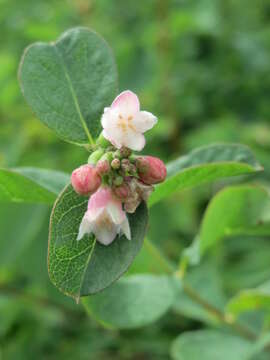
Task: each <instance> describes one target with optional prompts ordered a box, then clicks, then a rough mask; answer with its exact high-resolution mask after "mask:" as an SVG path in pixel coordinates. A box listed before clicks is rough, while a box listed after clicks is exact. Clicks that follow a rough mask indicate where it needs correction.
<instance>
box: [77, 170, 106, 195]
mask: <svg viewBox="0 0 270 360" xmlns="http://www.w3.org/2000/svg"><path fill="white" fill-rule="evenodd" d="M71 184H72V186H73V188H74V190H75V191H76V193H78V194H79V195H91V194H93V193H94V192H96V191H97V189H98V188H99V186H100V184H101V178H100V176H99V174H98V172H97V170H96V168H94V167H93V166H91V165H89V164H87V165H82V166H80V167H79V168H78V169H76V170H74V171H73V172H72V175H71Z"/></svg>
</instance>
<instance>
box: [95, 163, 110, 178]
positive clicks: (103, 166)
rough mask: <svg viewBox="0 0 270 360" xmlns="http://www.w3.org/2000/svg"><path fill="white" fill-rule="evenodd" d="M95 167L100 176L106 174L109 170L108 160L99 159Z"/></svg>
mask: <svg viewBox="0 0 270 360" xmlns="http://www.w3.org/2000/svg"><path fill="white" fill-rule="evenodd" d="M96 169H97V172H98V173H99V175H100V176H102V175H106V174H108V173H109V172H110V170H111V167H110V163H109V161H108V160H99V161H98V163H97V166H96Z"/></svg>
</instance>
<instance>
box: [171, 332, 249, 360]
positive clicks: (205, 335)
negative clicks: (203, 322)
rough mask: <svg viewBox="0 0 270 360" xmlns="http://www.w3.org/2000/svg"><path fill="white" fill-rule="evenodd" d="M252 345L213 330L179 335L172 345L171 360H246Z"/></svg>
mask: <svg viewBox="0 0 270 360" xmlns="http://www.w3.org/2000/svg"><path fill="white" fill-rule="evenodd" d="M251 349H252V344H251V343H250V342H248V341H247V340H244V339H242V338H240V337H237V336H234V335H230V334H228V333H223V332H219V331H215V330H199V331H192V332H186V333H185V334H183V335H180V336H179V337H178V338H176V340H175V341H174V342H173V344H172V348H171V356H172V358H173V360H228V359H230V360H247V359H248V355H249V354H250V351H251Z"/></svg>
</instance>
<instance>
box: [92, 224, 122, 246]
mask: <svg viewBox="0 0 270 360" xmlns="http://www.w3.org/2000/svg"><path fill="white" fill-rule="evenodd" d="M93 232H94V234H95V236H96V238H97V241H98V242H100V243H101V244H103V245H109V244H111V243H112V242H113V240H114V239H115V237H116V235H117V233H118V226H114V227H113V228H107V227H104V226H97V227H95V228H94V230H93Z"/></svg>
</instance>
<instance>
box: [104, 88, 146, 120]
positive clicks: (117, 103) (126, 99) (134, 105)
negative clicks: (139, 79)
mask: <svg viewBox="0 0 270 360" xmlns="http://www.w3.org/2000/svg"><path fill="white" fill-rule="evenodd" d="M111 108H112V109H117V110H118V112H119V113H120V114H122V116H134V115H135V114H137V112H138V111H140V101H139V99H138V96H137V95H136V94H134V93H133V92H132V91H130V90H126V91H123V92H122V93H121V94H120V95H118V96H117V97H116V98H115V100H114V101H113V103H112V105H111Z"/></svg>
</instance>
